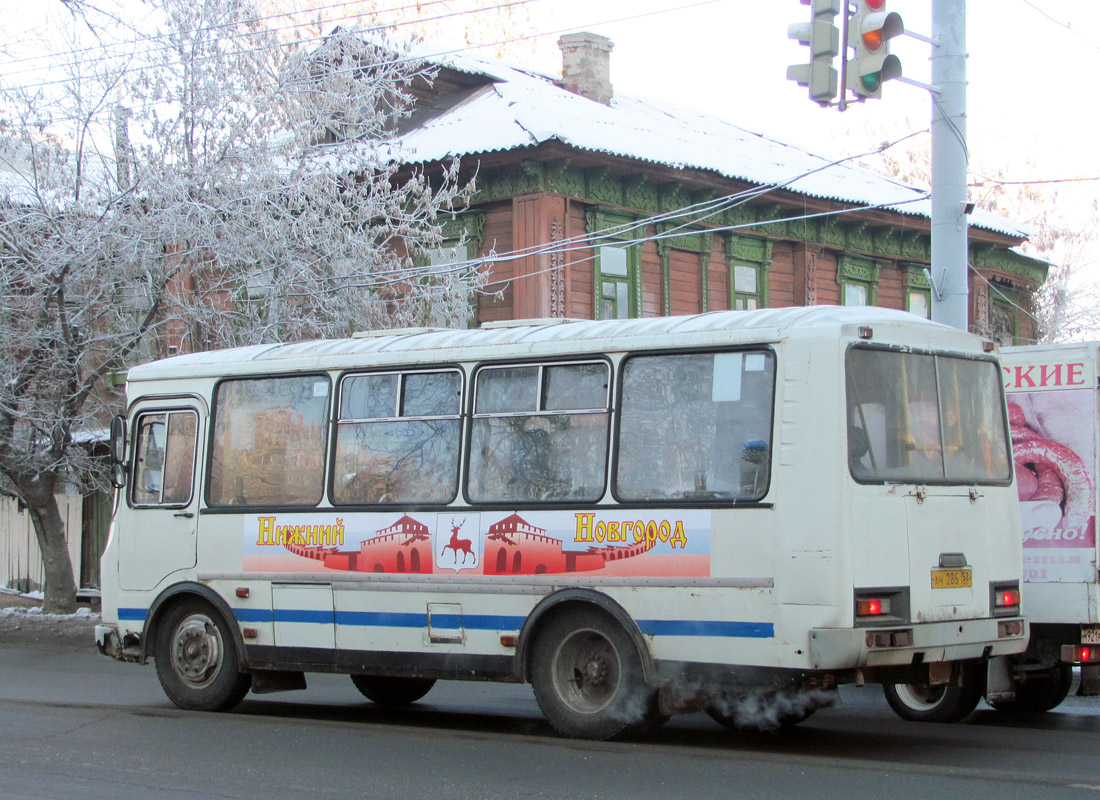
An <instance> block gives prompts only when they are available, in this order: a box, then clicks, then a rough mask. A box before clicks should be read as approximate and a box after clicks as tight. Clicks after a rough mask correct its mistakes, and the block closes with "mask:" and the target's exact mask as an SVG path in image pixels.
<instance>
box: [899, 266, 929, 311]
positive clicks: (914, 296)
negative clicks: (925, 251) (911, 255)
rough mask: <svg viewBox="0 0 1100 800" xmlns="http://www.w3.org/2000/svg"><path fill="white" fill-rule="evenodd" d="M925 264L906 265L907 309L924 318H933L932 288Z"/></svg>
mask: <svg viewBox="0 0 1100 800" xmlns="http://www.w3.org/2000/svg"><path fill="white" fill-rule="evenodd" d="M925 269H926V268H925V265H924V264H909V265H907V266H905V272H906V292H905V310H906V311H908V312H910V313H912V314H916V315H917V316H918V317H923V318H924V319H931V318H932V288H931V285H930V284H929V283H928V276H927V275H926V274H925Z"/></svg>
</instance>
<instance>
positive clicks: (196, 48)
mask: <svg viewBox="0 0 1100 800" xmlns="http://www.w3.org/2000/svg"><path fill="white" fill-rule="evenodd" d="M107 2H108V0H99V2H97V4H96V8H97V9H103V8H104V5H105V4H106V3H107ZM149 7H153V8H155V10H156V11H157V17H156V24H157V30H156V31H155V32H152V33H150V32H146V33H145V34H144V35H142V36H135V35H134V34H133V32H132V31H123V32H121V33H120V34H119V39H120V41H118V42H105V41H104V38H103V37H104V36H105V33H104V29H102V28H99V29H96V28H95V26H94V25H91V24H89V23H88V20H87V19H86V18H85V17H84V16H83V15H80V16H78V17H72V18H71V22H72V24H73V25H74V29H75V28H78V27H79V29H80V31H81V34H82V35H84V39H83V41H82V43H80V44H79V45H78V46H72V47H67V48H66V47H58V48H55V49H56V50H57V52H59V53H60V55H61V59H60V61H61V62H62V63H61V64H59V65H56V66H55V67H54V69H52V70H51V71H49V72H48V73H43V75H44V76H46V77H45V79H42V80H38V81H37V82H28V81H27V80H25V79H24V80H22V81H21V82H8V83H7V84H5V85H2V86H0V356H2V363H0V370H2V374H0V475H2V481H0V487H2V489H0V490H2V491H4V492H5V493H7V494H9V495H13V496H15V497H16V498H18V500H19V502H20V503H22V504H24V505H25V506H26V508H27V511H28V513H29V514H30V515H31V518H32V521H33V524H34V529H35V532H36V535H37V537H38V542H39V545H40V548H41V551H42V555H43V562H44V565H45V573H46V587H45V604H44V607H45V608H46V609H47V610H49V611H57V612H64V611H67V610H70V609H72V608H73V606H74V604H75V594H76V591H75V589H76V587H75V585H74V582H73V573H72V567H71V563H70V560H69V557H68V551H67V549H66V544H65V542H66V531H65V529H64V524H63V521H62V518H61V516H60V514H59V511H58V505H57V502H56V500H55V495H56V493H57V492H58V491H59V489H60V487H61V486H62V484H63V483H64V482H67V483H69V484H70V485H74V486H77V487H80V488H82V489H88V488H90V487H91V486H93V485H95V484H96V483H97V482H99V481H101V480H102V479H101V476H100V474H99V472H100V470H101V465H99V462H97V461H95V460H94V459H92V458H90V456H89V450H88V447H87V446H86V441H87V440H88V439H89V438H94V436H93V432H94V431H96V430H97V429H102V428H103V427H104V426H105V425H106V421H107V420H108V419H109V416H110V413H111V412H112V411H113V410H114V409H116V408H117V407H118V397H117V393H116V392H113V391H112V390H111V386H110V385H109V384H110V383H111V382H112V378H114V377H116V376H118V375H119V374H121V372H122V371H123V370H124V368H125V367H126V366H127V365H128V364H131V363H133V362H134V361H135V360H138V359H141V358H148V357H152V356H156V355H163V354H164V353H165V352H166V351H165V349H164V346H165V345H166V343H167V342H169V341H171V342H172V343H173V344H174V346H176V347H179V348H181V349H183V350H199V349H206V348H211V347H221V346H227V345H235V344H243V343H252V342H263V341H276V340H293V339H303V338H315V337H319V336H326V335H339V334H346V333H348V332H350V331H352V330H355V329H364V328H371V327H389V326H395V325H407V324H419V323H422V322H424V321H426V320H428V319H431V318H433V317H434V318H435V319H438V318H439V316H440V310H441V309H443V311H444V312H446V309H447V308H449V307H450V306H453V305H455V304H454V303H453V302H449V301H450V299H451V298H450V295H449V291H450V289H451V288H452V285H453V284H456V283H462V284H463V288H465V286H467V285H469V283H471V282H474V283H476V281H477V274H476V273H473V274H459V273H451V272H445V271H444V272H439V271H428V270H425V269H424V268H423V265H424V264H426V263H427V251H428V250H429V249H431V248H432V247H433V246H436V245H438V244H439V242H440V241H441V233H440V226H441V224H442V223H443V221H444V219H445V217H446V215H447V214H449V213H454V212H458V211H460V210H461V209H462V207H463V205H464V203H465V200H466V197H467V196H468V192H469V191H471V190H472V187H470V186H461V185H460V184H459V182H458V177H457V175H458V170H457V164H453V165H451V167H450V168H448V169H441V170H439V172H438V174H426V173H424V172H419V171H415V170H411V169H408V168H404V167H402V166H401V164H400V154H399V153H396V152H393V151H392V150H391V149H390V148H388V147H387V146H386V140H387V138H388V137H389V136H390V134H391V132H392V131H393V130H394V129H395V127H396V125H397V121H398V120H399V119H400V118H401V117H402V116H403V115H404V114H406V113H407V111H408V108H409V104H410V94H409V87H410V86H411V85H413V84H414V82H416V81H426V80H430V79H431V74H430V72H429V71H428V70H427V69H426V68H425V67H424V65H422V64H419V63H417V62H416V61H415V60H412V59H410V58H408V57H407V54H406V53H404V52H403V51H402V49H401V48H400V47H394V46H389V45H382V44H379V43H378V42H377V41H376V40H367V39H365V38H364V37H361V36H358V35H356V34H355V33H354V32H352V31H350V30H337V31H334V32H332V33H331V34H330V35H329V36H328V37H327V39H326V41H325V42H324V43H323V44H322V45H321V46H319V47H318V46H317V44H316V42H312V43H309V45H308V46H306V45H303V44H296V43H295V42H294V41H288V40H287V38H286V36H285V31H283V32H281V34H279V33H277V32H275V31H273V30H271V29H270V28H269V27H268V26H267V25H266V23H265V21H264V20H263V19H262V15H260V14H259V13H257V11H256V9H255V7H254V6H253V5H252V4H251V3H250V2H248V0H158V2H156V3H149V4H145V5H144V6H143V8H149ZM118 17H119V18H126V17H125V15H124V14H122V13H118ZM89 32H91V34H93V35H95V36H97V37H99V38H97V39H96V40H95V41H94V42H93V44H92V45H91V46H89V45H88V44H87V35H88V34H89ZM73 41H76V40H73ZM20 84H21V85H20ZM72 534H73V535H78V532H75V531H74V532H72Z"/></svg>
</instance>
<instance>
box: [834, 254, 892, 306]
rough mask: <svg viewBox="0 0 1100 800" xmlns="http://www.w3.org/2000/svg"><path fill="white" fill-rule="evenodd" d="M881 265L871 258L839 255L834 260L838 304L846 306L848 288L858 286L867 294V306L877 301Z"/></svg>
mask: <svg viewBox="0 0 1100 800" xmlns="http://www.w3.org/2000/svg"><path fill="white" fill-rule="evenodd" d="M880 269H881V263H880V262H879V261H877V260H876V259H873V258H865V257H863V256H852V255H848V254H847V253H841V254H840V255H838V256H837V259H836V282H837V284H839V286H840V304H841V305H842V306H844V305H848V288H849V287H851V286H858V287H860V288H863V289H865V290H866V292H867V305H869V306H873V305H875V304H876V303H877V301H878V283H879V272H880Z"/></svg>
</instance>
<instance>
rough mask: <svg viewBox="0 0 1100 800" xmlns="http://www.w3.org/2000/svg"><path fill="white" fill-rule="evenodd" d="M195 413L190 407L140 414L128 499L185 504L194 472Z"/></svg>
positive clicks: (142, 501)
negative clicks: (131, 485)
mask: <svg viewBox="0 0 1100 800" xmlns="http://www.w3.org/2000/svg"><path fill="white" fill-rule="evenodd" d="M197 434H198V416H197V415H196V414H195V413H194V412H193V411H169V412H161V413H156V414H142V415H141V416H139V417H138V421H137V448H136V451H135V453H136V458H135V460H134V482H133V489H132V494H131V500H132V502H133V503H134V505H186V504H187V503H188V502H190V500H191V488H192V483H193V481H194V475H195V446H196V442H197Z"/></svg>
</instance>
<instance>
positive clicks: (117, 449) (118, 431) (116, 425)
mask: <svg viewBox="0 0 1100 800" xmlns="http://www.w3.org/2000/svg"><path fill="white" fill-rule="evenodd" d="M111 461H112V462H114V463H115V464H123V463H125V462H126V420H125V418H124V417H122V416H120V415H117V414H116V415H115V417H114V418H113V419H112V420H111Z"/></svg>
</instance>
